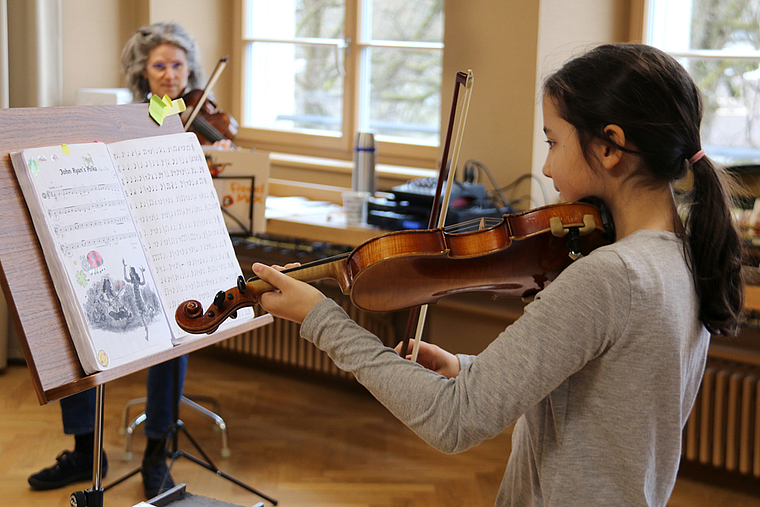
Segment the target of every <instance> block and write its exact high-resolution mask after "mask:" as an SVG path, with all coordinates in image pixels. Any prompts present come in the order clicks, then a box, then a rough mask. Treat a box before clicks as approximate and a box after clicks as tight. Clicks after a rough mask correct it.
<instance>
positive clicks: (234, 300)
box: [175, 203, 611, 333]
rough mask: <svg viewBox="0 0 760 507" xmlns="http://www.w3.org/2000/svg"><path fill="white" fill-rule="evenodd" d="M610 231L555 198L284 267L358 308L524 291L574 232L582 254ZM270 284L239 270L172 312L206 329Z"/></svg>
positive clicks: (564, 253)
mask: <svg viewBox="0 0 760 507" xmlns="http://www.w3.org/2000/svg"><path fill="white" fill-rule="evenodd" d="M558 224H559V225H558ZM609 236H610V231H605V223H604V220H603V217H602V214H601V211H600V210H599V208H597V207H596V206H594V205H592V204H587V203H571V204H556V205H549V206H543V207H541V208H536V209H534V210H530V211H526V212H522V213H516V214H510V215H504V217H503V218H502V219H501V221H500V222H499V223H498V224H496V225H494V226H491V227H487V228H482V229H479V230H476V231H471V232H464V233H448V232H446V230H444V229H440V228H439V229H427V230H410V231H397V232H392V233H389V234H385V235H382V236H378V237H376V238H373V239H370V240H368V241H366V242H365V243H363V244H362V245H360V246H358V247H357V248H356V249H354V250H353V251H352V252H351V253H350V254H348V255H347V256H341V257H340V258H337V259H324V260H322V261H317V262H314V263H309V264H306V265H304V266H301V267H299V268H293V269H289V270H285V271H283V273H286V274H287V275H288V276H291V277H293V278H296V279H298V280H301V281H305V282H312V281H316V280H322V279H332V280H335V281H336V282H337V283H338V285H339V286H340V288H341V291H342V292H343V293H344V294H347V295H349V296H350V298H351V301H352V303H353V304H354V305H355V306H356V307H357V308H360V309H362V310H367V311H396V310H402V309H406V308H411V307H414V306H419V305H423V304H430V303H435V302H436V301H438V300H439V299H441V298H442V297H444V296H447V295H451V294H461V293H465V292H476V291H477V292H491V293H493V294H494V296H495V297H504V296H521V297H525V296H530V295H533V294H535V293H537V292H538V291H540V290H542V289H543V288H544V287H546V285H548V284H549V283H551V282H552V281H553V280H554V279H555V278H556V277H557V276H558V275H559V274H560V272H562V270H563V269H565V268H566V267H567V266H568V265H569V264H570V263H571V262H572V260H573V259H572V258H571V257H570V256H569V255H568V253H569V250H568V243H569V242H571V241H573V239H572V238H576V241H577V246H576V247H574V248H577V249H578V252H576V253H575V255H586V254H588V253H590V252H591V251H592V250H594V249H595V248H597V247H599V246H601V245H604V244H607V243H610V242H611V239H610V238H609ZM271 290H274V287H272V286H271V285H270V284H268V283H267V282H264V281H263V280H261V279H259V278H256V277H254V278H251V279H250V280H248V281H247V282H243V281H242V277H241V280H240V281H239V283H238V286H237V287H234V288H232V289H230V290H228V291H226V292H220V293H219V294H217V297H216V298H215V300H214V304H213V305H212V306H211V307H210V308H209V310H208V311H207V312H206V313H205V314H204V312H203V307H202V306H201V304H200V303H199V302H197V301H187V302H185V303H183V304H182V305H180V306H179V307H178V308H177V311H176V314H175V317H176V319H177V323H178V324H179V326H180V327H181V328H182V329H184V330H185V331H188V332H190V333H210V332H213V331H214V330H216V328H217V327H218V326H219V324H221V322H222V321H223V320H224V319H225V318H227V317H228V316H232V315H233V314H234V313H235V312H236V311H237V310H238V309H240V308H243V307H246V306H254V305H256V304H257V303H258V298H259V297H260V296H261V294H263V293H265V292H268V291H271Z"/></svg>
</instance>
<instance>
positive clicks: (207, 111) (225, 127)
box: [182, 90, 238, 144]
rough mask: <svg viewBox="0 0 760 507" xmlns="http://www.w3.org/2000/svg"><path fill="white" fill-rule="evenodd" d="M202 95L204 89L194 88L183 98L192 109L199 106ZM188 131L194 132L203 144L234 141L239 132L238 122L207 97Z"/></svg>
mask: <svg viewBox="0 0 760 507" xmlns="http://www.w3.org/2000/svg"><path fill="white" fill-rule="evenodd" d="M202 95H203V90H193V91H191V92H189V93H187V94H185V95H184V96H183V97H182V99H183V100H184V101H185V106H186V107H187V108H188V109H192V108H196V107H198V103H199V102H200V99H201V96H202ZM187 131H188V132H194V133H195V135H196V136H198V141H200V143H201V144H214V143H215V142H217V141H224V140H225V139H229V140H230V141H232V140H233V139H235V136H236V135H237V133H238V122H237V121H236V120H235V118H233V117H232V115H230V114H229V113H226V112H225V111H223V110H222V109H219V107H218V106H217V105H216V103H215V102H214V101H213V100H211V99H210V98H207V99H206V100H205V101H204V102H203V104H202V106H201V109H200V111H199V112H198V115H197V116H196V117H195V119H194V120H193V122H192V124H191V125H190V127H189V128H188V129H187Z"/></svg>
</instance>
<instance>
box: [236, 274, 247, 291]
mask: <svg viewBox="0 0 760 507" xmlns="http://www.w3.org/2000/svg"><path fill="white" fill-rule="evenodd" d="M237 288H238V292H240V293H241V294H245V290H246V289H247V288H248V287H246V285H245V278H243V277H242V276H238V277H237Z"/></svg>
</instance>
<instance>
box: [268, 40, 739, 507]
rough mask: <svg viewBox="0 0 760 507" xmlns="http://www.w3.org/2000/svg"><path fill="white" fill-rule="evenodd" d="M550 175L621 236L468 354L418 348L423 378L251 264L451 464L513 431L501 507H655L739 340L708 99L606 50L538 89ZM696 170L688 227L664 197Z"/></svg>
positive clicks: (327, 307) (631, 47)
mask: <svg viewBox="0 0 760 507" xmlns="http://www.w3.org/2000/svg"><path fill="white" fill-rule="evenodd" d="M543 115H544V131H545V133H546V138H547V143H548V145H549V153H548V156H547V159H546V163H545V165H544V168H543V172H544V174H545V175H546V176H548V177H550V178H552V180H553V181H554V185H555V187H556V188H557V190H558V191H559V192H560V197H561V199H563V200H568V201H573V200H577V199H579V198H582V197H585V196H593V197H597V198H600V199H601V200H602V201H603V202H605V203H606V205H607V206H608V208H609V210H610V212H611V214H612V218H613V221H614V223H615V228H616V233H617V238H616V241H615V242H614V243H612V244H610V245H607V246H602V247H599V248H597V249H596V250H594V251H593V252H591V253H590V254H589V255H587V256H585V257H583V258H580V259H578V260H577V261H575V262H574V263H572V264H571V265H570V266H569V267H567V268H566V269H565V270H564V271H562V273H560V274H559V276H558V277H557V278H556V279H555V280H554V281H553V282H552V283H551V284H550V285H548V286H547V287H546V288H545V289H544V290H542V291H541V292H539V293H538V294H537V296H536V298H535V300H534V301H533V302H532V303H530V304H528V305H527V306H526V308H525V312H524V314H523V316H522V317H520V318H519V319H518V320H517V321H516V322H515V323H514V324H512V325H510V326H509V327H508V328H507V329H506V330H505V331H504V332H502V333H501V334H500V335H499V336H498V337H496V339H495V340H494V341H493V342H492V343H491V344H490V345H489V346H488V347H487V348H486V350H484V351H483V352H481V353H480V354H479V355H477V356H469V355H462V354H460V355H453V354H451V353H448V352H446V351H443V350H442V349H440V348H439V347H436V346H435V345H430V344H423V345H422V346H421V348H420V353H419V361H420V363H421V364H416V363H413V362H411V361H408V360H405V358H403V357H400V356H399V354H398V353H397V352H396V351H395V350H393V349H390V348H386V347H384V346H383V345H382V343H381V342H380V340H379V339H377V338H376V337H374V336H373V335H371V334H370V333H369V332H367V331H366V330H364V329H363V328H361V327H360V326H358V325H357V324H355V323H354V322H352V321H351V320H350V319H349V318H348V316H347V315H346V313H345V312H343V310H342V309H341V308H340V307H339V306H338V305H336V304H335V303H334V302H332V301H331V300H329V299H325V298H324V296H323V295H322V294H321V293H320V292H319V291H318V290H317V289H316V288H314V287H312V286H310V285H308V284H305V283H303V282H300V281H297V280H295V279H293V278H291V277H288V276H287V275H285V274H283V273H280V272H279V271H278V270H277V269H273V268H271V267H267V266H264V265H261V264H254V266H253V270H254V272H255V273H256V274H257V275H258V276H259V277H260V278H262V279H264V280H265V281H267V282H269V283H270V284H272V285H273V286H275V287H276V288H277V289H278V290H277V291H274V292H267V293H264V294H262V295H261V298H260V304H261V306H262V307H263V308H264V309H265V310H267V311H269V312H271V313H272V314H273V315H275V316H279V317H283V318H286V319H290V320H292V321H295V322H300V323H302V327H301V336H302V337H303V338H305V339H307V340H309V341H312V342H313V343H315V344H316V345H317V346H318V347H319V348H321V349H323V350H325V351H327V352H328V353H329V355H330V357H331V358H332V359H333V360H334V361H335V363H336V364H337V365H338V366H339V367H340V368H342V369H344V370H347V371H350V372H352V373H353V374H354V375H355V376H356V378H357V379H358V380H359V382H361V383H362V384H363V385H364V386H366V387H367V388H368V389H369V390H370V391H371V392H372V394H373V395H374V396H375V397H376V398H378V399H379V400H380V401H381V402H382V403H383V404H384V405H386V406H387V407H388V408H389V409H390V410H391V411H392V412H393V413H394V414H395V415H396V416H397V417H398V418H399V419H400V420H401V421H403V422H404V423H405V424H407V425H408V426H409V427H410V428H411V429H412V430H414V431H415V432H416V433H417V434H419V435H420V436H421V437H422V438H423V439H425V440H426V441H427V442H429V443H430V444H431V445H433V446H435V447H436V448H438V449H440V450H441V451H444V452H450V453H454V452H460V451H464V450H466V449H468V448H470V447H472V446H474V445H477V444H478V443H479V442H481V441H483V440H485V439H488V438H491V437H494V436H496V435H498V434H500V433H501V432H502V431H504V429H505V428H507V427H508V426H510V425H511V424H513V423H516V424H515V428H514V431H513V436H512V453H511V456H510V458H509V461H508V464H507V469H506V473H505V475H504V478H503V481H502V485H501V489H500V491H499V493H498V496H497V499H496V504H497V505H499V506H507V505H510V506H511V505H515V506H527V505H534V506H538V505H540V506H556V505H562V506H584V507H585V506H588V505H605V506H642V505H650V506H664V505H666V504H667V501H668V498H669V496H670V494H671V492H672V489H673V486H674V483H675V480H676V473H677V470H678V465H679V459H680V454H681V434H682V430H683V427H684V424H685V422H686V418H687V416H688V415H689V413H690V411H691V408H692V406H693V404H694V400H695V397H696V394H697V390H698V388H699V383H700V380H701V377H702V373H703V371H704V365H705V360H706V356H707V348H708V344H709V337H710V333H711V332H713V333H723V334H733V333H735V332H736V331H737V329H738V325H739V313H740V310H741V307H742V295H741V294H742V281H741V259H740V256H741V243H740V240H739V236H738V234H737V232H736V230H735V229H734V227H733V223H732V221H731V213H730V208H729V201H728V198H727V196H728V192H727V187H726V186H725V183H724V182H723V179H722V173H721V171H720V170H719V169H718V168H716V167H715V166H714V165H713V163H712V161H711V160H710V159H709V158H708V157H706V156H705V153H704V150H702V147H701V141H700V123H701V117H702V106H701V95H700V91H699V89H698V88H697V86H696V85H695V84H694V82H693V81H692V80H691V78H690V77H689V75H688V74H687V72H686V71H685V70H684V69H683V68H682V67H681V66H680V65H679V64H678V63H677V62H676V60H675V59H673V58H671V57H670V56H668V55H666V54H664V53H662V52H661V51H659V50H657V49H654V48H652V47H649V46H645V45H640V44H616V45H604V46H600V47H598V48H596V49H594V50H592V51H590V52H588V53H587V54H585V55H583V56H580V57H578V58H576V59H573V60H571V61H570V62H568V63H566V64H565V65H564V66H563V67H562V68H561V69H560V70H558V71H557V72H555V73H554V74H553V75H551V76H550V77H549V78H548V79H547V80H546V81H545V83H544V94H543ZM689 172H690V173H691V177H692V179H693V187H692V190H691V194H690V195H689V196H688V197H689V198H690V200H689V202H688V203H687V205H688V207H686V208H684V209H685V213H686V214H685V219H684V220H683V221H682V219H681V217H680V216H679V213H678V211H677V207H676V201H675V197H674V191H673V188H672V183H673V182H675V181H677V180H680V179H682V178H684V177H685V176H686V175H687V173H689Z"/></svg>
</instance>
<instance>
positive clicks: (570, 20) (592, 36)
mask: <svg viewBox="0 0 760 507" xmlns="http://www.w3.org/2000/svg"><path fill="white" fill-rule="evenodd" d="M629 9H630V8H629V4H628V3H627V2H621V1H620V0H574V1H572V2H568V1H567V0H541V1H540V3H539V21H538V26H539V29H538V44H537V51H536V62H537V65H536V80H535V83H536V87H535V94H534V104H535V110H534V123H533V143H532V146H533V157H532V158H533V164H532V167H533V174H534V175H535V176H536V177H537V178H538V179H539V180H540V181H541V182H542V183H543V186H544V188H545V190H546V193H547V194H548V196H549V202H556V200H557V197H558V195H557V192H556V191H555V190H554V186H553V185H552V183H551V180H550V179H549V178H546V177H545V176H544V175H543V174H541V168H542V167H543V163H544V159H545V158H546V150H547V146H546V143H545V142H544V141H545V139H546V137H545V136H544V133H543V115H542V110H541V101H540V93H541V86H542V82H543V80H544V78H545V77H546V76H547V75H549V74H551V73H552V72H553V71H554V70H556V69H558V68H559V67H560V66H562V64H563V63H564V62H565V61H567V60H568V59H570V58H571V57H573V56H576V55H578V54H581V53H583V52H584V51H585V50H586V49H589V48H590V47H593V46H594V45H597V44H600V43H604V42H623V41H626V40H627V38H628V29H629V21H628V20H629V16H630V10H629ZM531 195H532V196H533V198H534V200H535V201H536V202H535V205H541V204H544V203H543V202H540V201H541V200H542V198H541V195H542V193H541V190H540V189H539V186H538V184H537V183H536V181H535V180H534V181H533V182H532V188H531Z"/></svg>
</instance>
